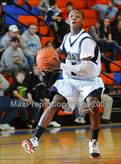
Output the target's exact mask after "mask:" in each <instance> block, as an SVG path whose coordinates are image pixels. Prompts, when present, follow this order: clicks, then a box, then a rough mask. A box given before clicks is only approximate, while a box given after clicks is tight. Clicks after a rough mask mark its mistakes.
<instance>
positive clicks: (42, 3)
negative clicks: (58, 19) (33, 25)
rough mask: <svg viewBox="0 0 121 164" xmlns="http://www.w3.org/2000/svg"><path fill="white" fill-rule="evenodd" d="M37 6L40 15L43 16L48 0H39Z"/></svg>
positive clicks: (46, 9)
mask: <svg viewBox="0 0 121 164" xmlns="http://www.w3.org/2000/svg"><path fill="white" fill-rule="evenodd" d="M38 8H39V9H40V15H44V16H45V15H46V13H47V11H48V8H49V0H41V1H40V4H39V6H38Z"/></svg>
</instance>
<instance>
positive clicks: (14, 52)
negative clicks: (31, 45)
mask: <svg viewBox="0 0 121 164" xmlns="http://www.w3.org/2000/svg"><path fill="white" fill-rule="evenodd" d="M1 68H2V71H4V72H7V73H11V74H13V73H14V72H15V71H16V70H21V69H22V68H28V66H27V63H26V60H25V57H24V54H23V51H22V49H21V48H20V40H19V39H18V38H17V37H13V38H12V39H11V41H10V46H9V47H8V48H7V49H6V50H5V51H4V52H3V54H2V58H1Z"/></svg>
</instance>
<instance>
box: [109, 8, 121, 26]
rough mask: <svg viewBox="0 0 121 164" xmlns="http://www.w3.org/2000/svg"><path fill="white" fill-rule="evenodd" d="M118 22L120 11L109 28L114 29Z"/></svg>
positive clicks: (120, 18) (120, 15) (120, 16)
mask: <svg viewBox="0 0 121 164" xmlns="http://www.w3.org/2000/svg"><path fill="white" fill-rule="evenodd" d="M120 20H121V10H119V11H118V12H117V14H116V17H115V19H114V20H113V21H112V22H111V28H115V27H116V26H117V23H118V21H120Z"/></svg>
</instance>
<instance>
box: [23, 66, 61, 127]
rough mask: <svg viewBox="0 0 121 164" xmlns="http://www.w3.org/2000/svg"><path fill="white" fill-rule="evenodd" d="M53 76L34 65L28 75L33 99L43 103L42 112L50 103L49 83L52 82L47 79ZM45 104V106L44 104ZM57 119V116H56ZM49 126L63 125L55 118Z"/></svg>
mask: <svg viewBox="0 0 121 164" xmlns="http://www.w3.org/2000/svg"><path fill="white" fill-rule="evenodd" d="M48 78H50V79H51V76H48V73H44V72H42V71H41V70H39V69H38V68H37V66H34V69H33V72H30V73H29V75H28V76H27V79H26V80H27V83H28V84H29V85H28V86H29V90H30V92H31V94H32V99H33V100H34V101H35V102H37V103H39V104H41V105H42V106H40V107H41V108H40V113H41V114H42V113H43V110H44V109H45V106H47V105H48V104H49V87H50V86H48V85H47V84H50V81H49V80H48V81H47V79H48ZM44 104H45V106H44ZM55 119H56V118H55ZM49 126H53V127H60V126H61V125H60V124H59V123H57V122H56V121H55V120H54V121H52V122H51V123H50V125H49Z"/></svg>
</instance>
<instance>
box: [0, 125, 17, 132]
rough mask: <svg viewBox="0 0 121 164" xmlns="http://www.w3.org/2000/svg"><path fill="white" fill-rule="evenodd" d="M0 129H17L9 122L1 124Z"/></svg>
mask: <svg viewBox="0 0 121 164" xmlns="http://www.w3.org/2000/svg"><path fill="white" fill-rule="evenodd" d="M0 130H2V131H4V130H15V128H14V127H13V126H10V125H9V124H0Z"/></svg>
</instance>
